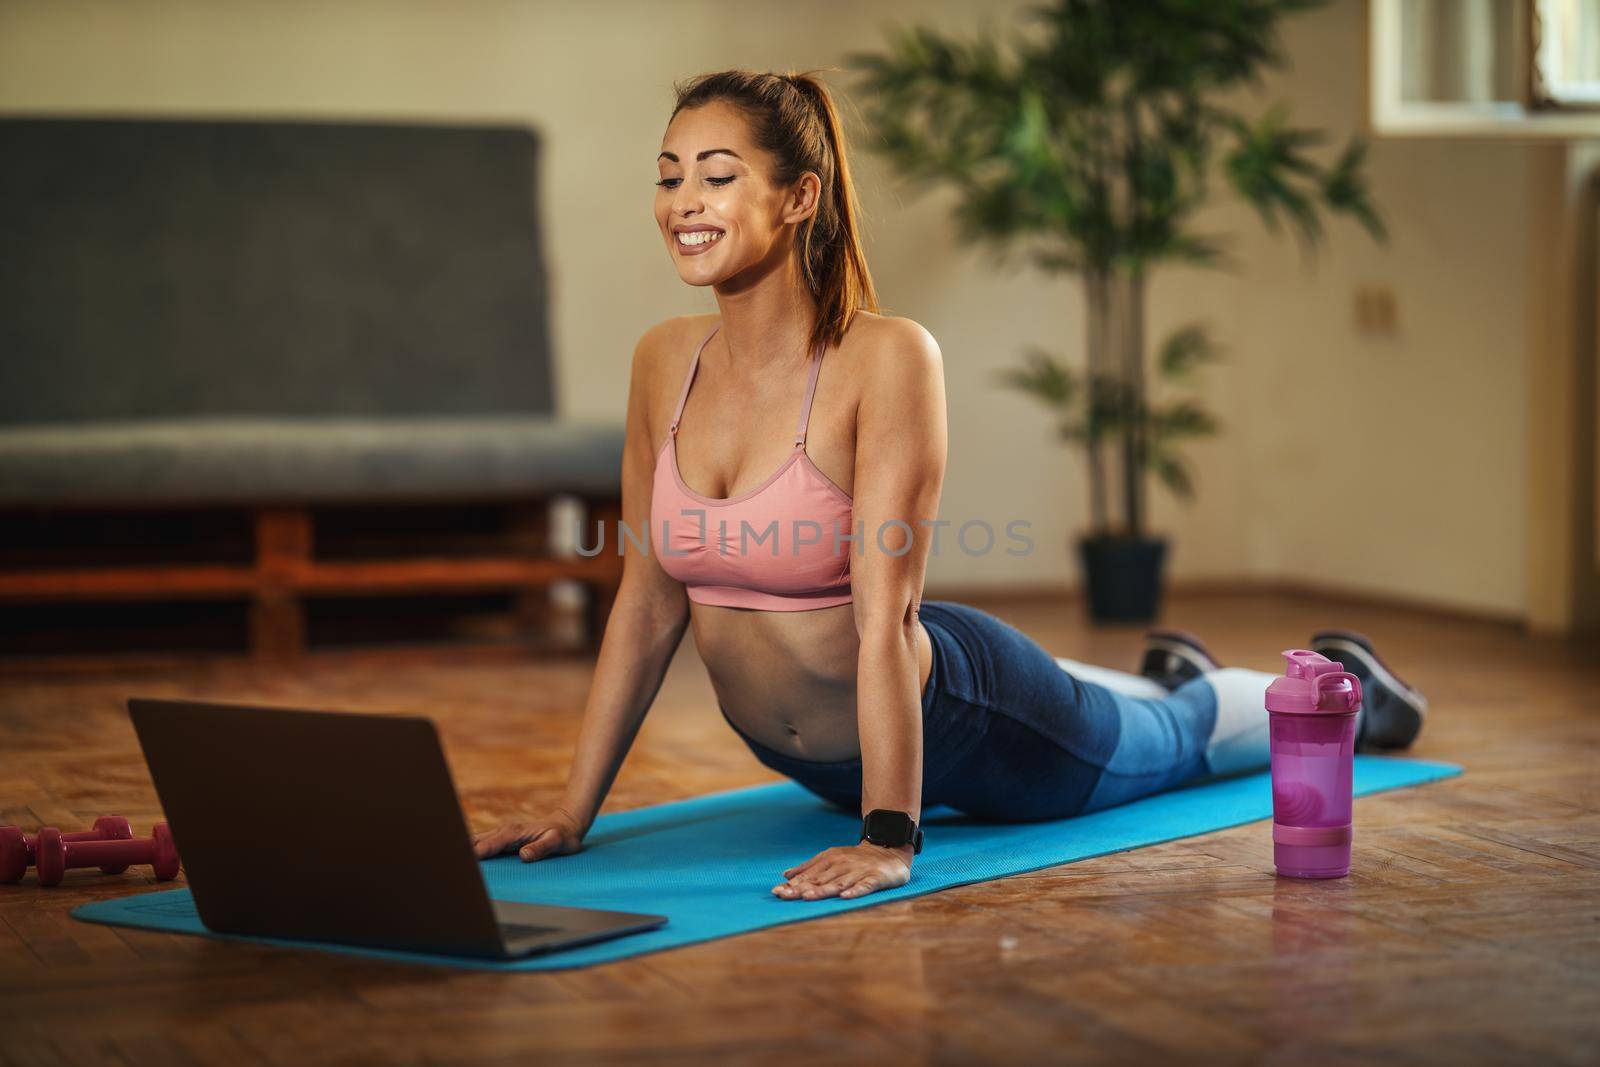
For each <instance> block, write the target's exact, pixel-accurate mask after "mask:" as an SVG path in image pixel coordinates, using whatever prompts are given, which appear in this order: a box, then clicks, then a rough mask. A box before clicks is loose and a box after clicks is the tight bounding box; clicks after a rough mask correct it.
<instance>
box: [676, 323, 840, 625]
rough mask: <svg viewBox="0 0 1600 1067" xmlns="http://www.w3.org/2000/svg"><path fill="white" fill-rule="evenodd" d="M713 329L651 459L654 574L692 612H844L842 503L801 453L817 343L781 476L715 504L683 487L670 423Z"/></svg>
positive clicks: (817, 364)
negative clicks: (671, 582) (662, 574)
mask: <svg viewBox="0 0 1600 1067" xmlns="http://www.w3.org/2000/svg"><path fill="white" fill-rule="evenodd" d="M721 326H722V323H721V322H718V323H717V324H716V325H715V326H713V327H711V333H708V334H706V336H705V340H703V341H701V342H700V347H699V348H696V349H695V351H694V359H693V361H692V362H690V364H689V374H688V376H687V377H686V378H685V379H684V383H683V393H682V395H680V396H679V397H678V409H677V410H676V411H674V412H673V413H672V426H671V429H670V431H669V432H668V434H667V440H666V442H665V443H664V444H663V445H662V446H661V451H660V452H659V453H657V455H656V471H655V482H654V484H653V485H652V487H651V499H650V518H651V536H652V543H653V544H654V545H656V546H657V548H656V551H657V552H658V553H659V558H660V560H661V569H662V570H664V571H666V572H667V573H668V574H669V575H671V576H672V577H674V578H676V579H677V580H678V581H680V582H682V583H683V584H684V585H685V587H687V591H688V594H689V599H690V600H692V601H694V602H695V603H697V604H717V605H721V606H723V607H731V608H757V609H761V610H764V611H810V610H812V609H814V608H830V607H833V606H835V605H837V604H848V603H850V553H851V551H852V550H853V549H854V548H855V544H856V542H855V541H846V540H844V538H846V537H849V536H851V535H852V534H853V533H854V531H853V529H852V523H851V509H852V503H851V499H850V495H849V494H848V493H846V492H845V491H844V490H843V489H840V488H839V487H838V486H837V485H835V484H834V483H833V481H832V479H830V478H829V477H828V476H827V475H826V474H823V473H822V471H820V470H818V469H817V466H816V464H814V463H812V462H811V457H810V456H808V455H806V451H805V448H806V424H807V422H808V421H809V420H810V418H811V398H812V396H813V395H814V394H815V393H816V391H817V371H818V370H819V369H820V368H821V367H822V354H823V350H824V345H822V344H821V343H819V344H818V345H817V348H816V351H814V352H813V353H812V356H811V378H810V380H809V381H807V382H806V397H805V402H804V404H803V405H802V406H801V409H800V422H799V423H798V424H797V425H796V427H795V434H794V452H792V453H791V454H790V456H789V458H788V459H787V460H785V461H784V463H783V465H782V466H780V467H779V468H778V469H777V470H775V471H773V472H772V474H771V475H770V476H769V477H768V478H767V480H766V481H764V482H762V483H761V484H760V485H758V486H756V487H755V488H754V489H751V490H749V491H748V492H744V493H740V494H738V495H737V496H730V497H725V498H723V499H720V500H719V499H717V498H715V497H708V496H701V495H700V494H699V493H697V492H695V491H694V490H693V489H690V488H689V487H688V486H687V485H686V484H684V481H683V474H682V472H681V471H679V469H678V445H677V440H678V422H679V420H680V419H682V418H683V405H684V403H685V402H686V401H687V400H688V399H689V389H690V387H691V386H693V385H694V375H695V371H696V370H698V369H699V366H700V353H701V352H702V351H703V350H704V349H705V347H706V342H707V341H710V340H711V337H712V334H715V333H716V332H717V330H718V329H720V328H721Z"/></svg>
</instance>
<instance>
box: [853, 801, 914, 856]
mask: <svg viewBox="0 0 1600 1067" xmlns="http://www.w3.org/2000/svg"><path fill="white" fill-rule="evenodd" d="M861 840H862V841H871V842H872V843H873V844H874V845H879V846H881V847H883V848H904V847H905V846H906V845H910V846H911V854H912V855H917V854H919V853H920V852H921V851H922V829H921V828H920V827H918V826H917V822H916V820H915V819H913V818H912V817H911V816H910V814H908V813H907V812H903V811H890V810H889V809H887V808H873V809H872V810H871V811H869V812H867V814H866V817H865V818H864V819H862V820H861Z"/></svg>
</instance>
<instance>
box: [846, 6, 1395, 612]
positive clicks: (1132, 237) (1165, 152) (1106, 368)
mask: <svg viewBox="0 0 1600 1067" xmlns="http://www.w3.org/2000/svg"><path fill="white" fill-rule="evenodd" d="M1323 2H1324V0H1056V2H1055V3H1054V4H1052V5H1049V6H1044V7H1035V8H1030V9H1028V15H1029V16H1030V18H1031V20H1032V21H1034V22H1037V23H1038V24H1039V26H1038V28H1037V31H1036V32H1031V33H1028V34H1026V35H1023V36H1020V37H1018V38H1017V39H1016V40H1015V41H1014V42H1013V44H1012V45H1011V47H1010V48H1009V49H1002V48H1001V47H1000V45H999V43H998V42H997V41H996V39H995V35H994V33H993V32H992V30H991V29H988V28H986V29H984V30H983V31H981V32H980V34H979V35H978V36H977V38H976V39H973V40H968V41H963V40H956V39H952V38H947V37H945V36H943V35H941V34H940V33H939V32H938V31H936V30H933V29H930V28H927V27H920V26H918V27H911V28H902V29H892V30H890V31H889V37H890V44H889V46H888V49H887V51H885V52H883V53H881V54H878V53H860V52H857V53H852V54H851V55H850V56H849V57H848V62H849V63H850V64H851V66H853V67H855V68H856V69H857V70H859V71H860V72H861V79H862V88H864V89H865V90H866V92H864V93H862V94H861V98H862V99H863V100H864V105H863V113H864V116H865V117H866V118H867V120H868V122H869V123H870V124H871V125H872V127H873V128H874V130H875V132H876V133H877V135H878V137H879V141H878V143H876V144H873V145H872V147H873V148H874V149H875V150H876V151H879V152H881V153H882V154H884V155H885V156H886V157H887V159H888V161H889V162H890V164H891V166H892V167H893V168H894V169H895V170H896V171H897V172H898V173H900V174H901V175H903V176H905V177H906V178H908V179H910V180H911V181H912V182H913V183H914V184H915V185H918V186H920V187H922V188H928V187H932V186H936V185H948V186H952V187H954V189H955V190H956V191H957V193H958V205H957V207H956V210H955V216H956V220H957V223H958V226H959V229H960V232H961V236H962V238H963V239H964V240H966V241H968V242H969V243H971V244H974V245H977V246H979V247H983V248H986V249H988V250H989V251H990V252H991V254H992V255H993V258H994V260H995V261H996V263H997V264H1000V265H1004V264H1006V263H1009V262H1014V261H1015V259H1017V258H1019V257H1020V258H1023V259H1025V260H1026V261H1028V262H1031V263H1032V264H1033V265H1035V266H1037V267H1039V268H1041V269H1043V270H1045V271H1046V272H1050V273H1069V274H1073V275H1076V276H1077V277H1078V278H1079V279H1080V280H1081V282H1082V285H1083V288H1084V296H1085V306H1086V309H1087V313H1086V316H1085V322H1084V327H1085V339H1086V346H1085V351H1086V354H1087V360H1086V365H1084V366H1083V367H1081V368H1078V367H1073V366H1071V365H1069V364H1068V363H1067V362H1065V361H1064V360H1062V359H1059V358H1057V357H1056V356H1054V355H1052V354H1051V353H1050V352H1048V351H1046V350H1044V349H1040V348H1030V349H1029V350H1028V352H1027V353H1026V355H1025V357H1024V361H1023V363H1022V365H1021V366H1016V367H1011V368H1006V369H1004V370H1002V371H1001V372H1000V374H999V381H1000V382H1001V383H1003V384H1005V385H1007V386H1009V387H1012V388H1018V389H1021V390H1023V391H1025V392H1027V393H1028V394H1030V395H1032V396H1035V397H1037V398H1038V399H1040V400H1041V401H1042V402H1044V403H1045V404H1046V405H1047V406H1048V407H1049V408H1050V409H1051V411H1052V412H1053V414H1054V415H1055V416H1056V419H1057V431H1058V433H1059V435H1060V437H1061V438H1062V439H1063V440H1066V441H1069V442H1073V443H1075V444H1081V445H1082V446H1083V448H1084V450H1085V453H1086V458H1087V462H1088V469H1089V506H1090V528H1089V530H1088V532H1087V533H1086V534H1084V535H1083V536H1081V537H1080V538H1079V551H1080V553H1081V558H1082V563H1083V567H1084V572H1085V579H1086V585H1087V588H1088V592H1089V606H1090V612H1091V615H1092V616H1093V617H1094V618H1095V619H1096V620H1097V621H1128V622H1133V621H1148V620H1150V619H1152V618H1154V617H1155V615H1156V613H1157V610H1158V607H1159V603H1160V593H1161V585H1162V571H1163V564H1164V560H1165V555H1166V548H1167V544H1166V541H1165V540H1163V539H1161V538H1158V537H1152V536H1151V535H1150V532H1149V529H1148V513H1147V509H1146V493H1145V489H1146V481H1147V476H1148V475H1150V474H1152V473H1153V474H1154V475H1155V476H1156V477H1157V478H1159V479H1160V481H1161V482H1162V484H1163V485H1165V486H1166V487H1167V488H1169V489H1170V490H1172V491H1173V492H1175V493H1177V494H1178V495H1179V496H1180V497H1183V498H1185V499H1187V498H1189V497H1190V496H1192V493H1193V478H1192V475H1191V473H1190V470H1189V467H1188V465H1187V463H1186V462H1185V460H1184V458H1183V456H1182V454H1181V452H1180V447H1181V445H1182V444H1183V442H1184V441H1186V440H1188V439H1192V438H1194V437H1197V436H1200V435H1204V434H1209V433H1213V432H1215V430H1216V426H1217V424H1216V420H1215V419H1213V418H1212V416H1211V415H1210V414H1209V413H1207V412H1206V411H1205V409H1204V408H1203V407H1202V406H1201V405H1200V404H1199V403H1198V402H1196V401H1195V400H1194V399H1192V398H1182V397H1180V398H1177V399H1166V398H1163V397H1152V396H1151V395H1150V392H1149V388H1148V385H1149V382H1148V378H1149V371H1148V368H1147V363H1149V362H1150V361H1151V360H1152V358H1153V361H1154V363H1155V366H1156V369H1157V371H1158V373H1159V374H1160V376H1161V378H1162V379H1163V380H1165V381H1170V382H1173V383H1175V384H1181V383H1184V382H1186V381H1188V380H1189V379H1190V377H1191V376H1192V374H1193V373H1194V371H1195V370H1196V368H1198V367H1199V366H1200V365H1202V364H1203V363H1205V362H1206V361H1207V360H1209V359H1212V358H1215V355H1216V351H1217V348H1216V345H1215V344H1214V343H1213V341H1212V338H1211V336H1210V334H1209V332H1208V331H1207V329H1206V328H1205V327H1204V326H1203V325H1201V324H1191V325H1187V326H1184V327H1182V328H1180V329H1179V330H1177V331H1176V332H1174V333H1173V334H1172V335H1171V336H1170V337H1168V338H1166V339H1164V340H1163V341H1162V343H1161V344H1160V345H1159V346H1155V347H1154V353H1153V354H1152V352H1151V346H1148V345H1147V344H1146V341H1145V293H1146V287H1147V282H1148V280H1149V278H1150V275H1151V272H1152V270H1153V269H1154V268H1155V267H1156V266H1158V265H1160V264H1164V263H1178V264H1187V265H1200V266H1225V265H1226V263H1227V261H1226V258H1225V255H1224V250H1223V245H1222V242H1221V240H1220V239H1219V238H1218V237H1216V236H1215V235H1210V234H1204V233H1200V232H1198V231H1197V229H1196V226H1195V215H1196V212H1197V211H1198V210H1199V209H1200V208H1201V207H1202V206H1203V205H1204V204H1206V203H1207V202H1208V200H1209V199H1210V198H1211V196H1212V193H1213V188H1214V184H1215V179H1216V178H1217V177H1218V175H1219V174H1220V177H1221V178H1222V180H1223V182H1224V183H1225V184H1226V186H1227V187H1228V188H1230V189H1231V190H1232V191H1233V192H1234V193H1236V194H1237V195H1239V196H1241V197H1243V198H1244V200H1245V201H1246V202H1248V203H1249V204H1250V205H1251V206H1252V207H1253V208H1254V209H1255V210H1256V212H1257V214H1258V215H1259V217H1260V219H1261V220H1262V222H1263V223H1264V224H1265V225H1266V226H1267V227H1268V229H1269V230H1271V231H1274V232H1277V231H1280V230H1282V229H1283V228H1285V224H1287V228H1288V229H1290V230H1291V231H1292V232H1293V233H1294V234H1295V236H1296V238H1297V239H1298V240H1299V242H1300V243H1301V246H1302V248H1303V250H1304V251H1305V252H1306V253H1308V254H1309V253H1310V252H1312V251H1314V250H1315V248H1316V246H1317V243H1318V241H1319V240H1320V239H1321V237H1322V226H1323V217H1324V215H1326V214H1330V213H1342V214H1347V215H1350V216H1352V217H1354V218H1355V219H1356V220H1357V221H1358V222H1359V223H1360V224H1361V225H1362V226H1363V227H1364V228H1365V229H1366V230H1367V231H1368V232H1369V233H1370V234H1371V235H1372V236H1373V237H1374V238H1375V239H1378V240H1380V241H1381V240H1383V239H1384V236H1385V234H1384V227H1383V222H1382V220H1381V219H1380V217H1379V215H1378V212H1377V209H1376V207H1375V206H1374V205H1373V203H1372V200H1371V196H1370V193H1369V191H1368V188H1367V183H1366V179H1365V175H1364V173H1363V169H1362V167H1363V160H1364V157H1365V152H1366V145H1365V143H1364V142H1363V141H1362V140H1361V139H1360V138H1359V137H1353V138H1351V139H1350V140H1349V142H1348V143H1347V144H1346V145H1345V146H1344V147H1343V149H1342V150H1341V151H1339V152H1338V153H1337V155H1336V156H1335V157H1334V158H1333V159H1332V161H1331V162H1330V163H1327V164H1323V163H1319V162H1318V161H1316V160H1315V159H1313V158H1312V157H1311V156H1310V155H1308V154H1307V150H1308V149H1310V148H1312V147H1314V146H1316V145H1318V144H1320V143H1321V142H1322V141H1323V140H1324V137H1323V135H1322V134H1321V133H1319V132H1317V131H1315V130H1310V129H1305V128H1302V127H1298V126H1295V125H1293V124H1292V123H1291V122H1290V120H1289V116H1288V111H1287V109H1286V108H1285V107H1284V106H1282V105H1281V104H1279V105H1274V106H1271V107H1268V108H1266V109H1265V110H1264V111H1262V113H1260V114H1259V115H1256V116H1254V117H1249V116H1246V115H1245V114H1243V113H1242V112H1240V111H1239V110H1238V109H1237V108H1236V107H1234V106H1233V105H1232V104H1231V102H1227V101H1224V100H1223V97H1224V96H1226V95H1227V94H1229V93H1233V92H1235V91H1237V90H1239V89H1241V88H1246V87H1249V86H1253V85H1257V84H1259V82H1260V78H1261V75H1262V73H1263V72H1264V71H1265V70H1266V69H1268V68H1271V67H1280V66H1283V65H1284V62H1285V60H1284V56H1283V53H1282V50H1281V47H1280V44H1279V41H1278V34H1277V28H1278V23H1279V20H1280V19H1281V18H1282V17H1284V16H1285V15H1288V14H1290V13H1293V12H1296V11H1301V10H1305V9H1307V8H1312V7H1317V6H1320V5H1321V4H1322V3H1323ZM1113 488H1114V489H1115V493H1114V494H1113V492H1112V490H1113ZM1113 504H1115V509H1113Z"/></svg>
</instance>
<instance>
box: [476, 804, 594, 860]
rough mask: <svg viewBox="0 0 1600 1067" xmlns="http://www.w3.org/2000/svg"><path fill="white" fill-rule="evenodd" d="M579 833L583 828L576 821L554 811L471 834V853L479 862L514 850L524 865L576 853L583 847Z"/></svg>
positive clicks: (557, 810) (581, 834) (558, 811)
mask: <svg viewBox="0 0 1600 1067" xmlns="http://www.w3.org/2000/svg"><path fill="white" fill-rule="evenodd" d="M583 834H584V827H583V826H582V825H580V824H579V822H578V820H577V819H574V818H573V817H572V816H571V815H569V814H567V812H565V811H563V810H561V809H560V808H557V809H556V810H554V811H552V812H550V813H549V814H548V815H542V816H540V817H539V818H537V819H529V820H528V821H527V822H508V823H506V824H505V825H504V826H497V827H495V828H494V829H493V830H485V831H484V832H483V833H481V834H475V835H473V838H472V851H473V852H475V853H477V855H478V858H479V859H480V860H482V859H488V858H489V857H490V856H498V855H501V854H502V853H505V852H511V851H513V850H515V851H516V853H517V855H518V856H519V857H521V859H522V861H523V862H524V863H528V862H531V861H533V860H542V859H544V858H545V857H546V856H561V855H565V854H567V853H569V852H576V851H578V850H579V849H580V848H582V847H583Z"/></svg>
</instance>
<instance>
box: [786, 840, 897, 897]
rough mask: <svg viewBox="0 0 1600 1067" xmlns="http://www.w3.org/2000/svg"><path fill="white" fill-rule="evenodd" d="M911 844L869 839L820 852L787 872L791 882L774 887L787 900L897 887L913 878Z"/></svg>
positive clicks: (856, 894)
mask: <svg viewBox="0 0 1600 1067" xmlns="http://www.w3.org/2000/svg"><path fill="white" fill-rule="evenodd" d="M912 855H913V853H912V851H911V846H910V845H906V846H905V847H904V848H884V847H883V846H881V845H874V844H870V843H868V842H866V841H863V842H861V843H860V844H859V845H840V846H838V847H836V848H830V849H828V850H827V851H826V852H819V853H818V854H817V855H815V856H813V857H812V858H811V859H809V860H807V861H806V862H804V863H802V864H801V865H800V866H798V867H790V868H789V869H788V870H787V871H784V872H783V876H784V878H785V879H787V881H785V882H783V883H782V884H780V885H775V886H773V887H772V892H773V893H774V894H776V895H777V896H779V897H782V898H783V899H784V900H823V899H825V898H827V897H834V896H838V897H860V896H865V895H866V894H868V893H875V892H877V891H878V890H880V889H893V888H894V887H895V886H901V885H905V884H906V883H907V882H908V881H910V880H911V857H912Z"/></svg>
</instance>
